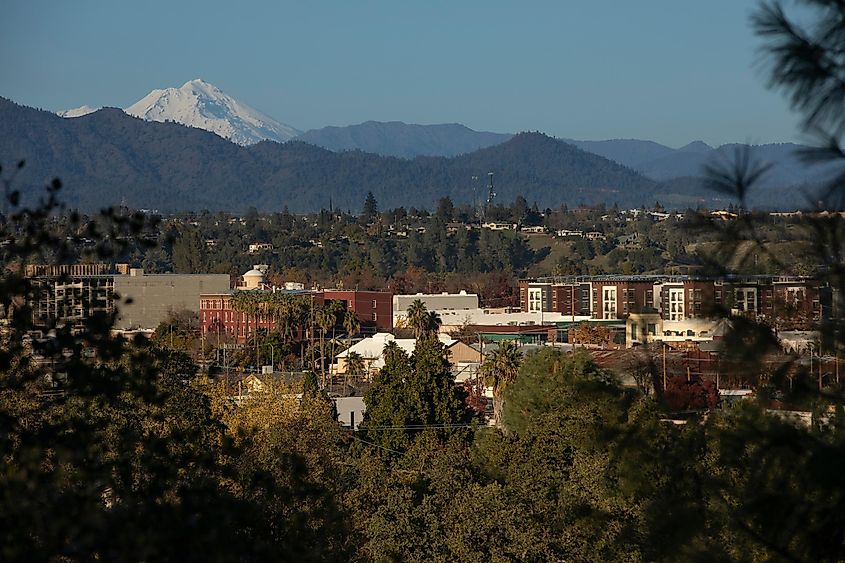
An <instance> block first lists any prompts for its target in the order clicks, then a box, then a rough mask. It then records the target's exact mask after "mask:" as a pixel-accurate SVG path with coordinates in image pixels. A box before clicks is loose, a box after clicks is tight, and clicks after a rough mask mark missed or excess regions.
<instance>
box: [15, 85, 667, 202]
mask: <svg viewBox="0 0 845 563" xmlns="http://www.w3.org/2000/svg"><path fill="white" fill-rule="evenodd" d="M0 155H2V157H1V158H3V159H4V160H5V162H4V163H3V164H6V165H7V166H8V165H9V164H12V163H14V162H15V161H16V160H17V159H20V158H23V159H26V160H27V166H26V168H25V169H24V173H23V175H21V176H20V177H19V181H21V182H23V183H25V185H27V186H39V185H42V184H43V182H45V181H47V180H48V179H49V178H50V177H52V176H59V177H61V178H62V179H63V180H64V183H65V185H66V186H67V189H66V190H65V191H64V192H63V197H64V198H65V201H67V203H68V204H69V205H70V206H74V207H80V208H82V209H96V208H100V207H102V206H105V205H109V204H120V203H125V204H126V205H129V206H130V207H135V208H154V209H159V210H161V211H173V210H185V209H188V210H190V209H193V210H200V209H209V210H232V211H242V210H245V209H247V208H248V207H250V206H255V207H257V208H259V209H263V210H265V211H271V210H281V209H282V208H283V207H285V206H288V207H289V209H291V210H292V211H313V210H317V209H320V208H321V207H324V208H328V207H329V205H330V204H331V205H333V206H335V207H339V208H343V209H350V210H358V209H360V207H361V205H362V203H363V201H364V198H365V196H366V194H367V192H368V191H372V192H373V193H374V194H375V196H376V198H377V200H378V202H379V204H380V206H381V207H382V208H387V207H398V206H406V207H411V206H416V207H428V208H431V207H433V206H434V205H435V204H436V202H437V200H438V199H439V198H440V197H443V196H449V197H451V198H452V199H453V200H454V201H455V202H456V203H471V202H473V201H474V200H475V201H482V200H483V198H484V197H485V195H486V190H485V186H484V179H482V180H480V181H477V182H474V181H473V176H481V177H482V178H483V177H484V176H486V174H487V172H490V171H492V172H494V173H495V181H496V192H497V193H498V200H499V201H503V202H510V201H512V200H513V199H514V198H516V197H517V196H518V195H522V196H524V197H525V198H526V199H527V200H528V201H529V202H531V203H534V202H536V203H537V204H538V205H540V206H543V207H546V206H554V207H556V206H558V205H560V204H562V203H567V204H569V205H578V204H580V203H587V204H596V203H602V202H611V204H612V203H613V202H618V203H619V204H620V205H639V204H640V203H645V202H649V203H650V202H651V201H653V199H652V195H653V194H654V192H655V190H656V188H657V184H656V183H655V182H653V181H652V180H649V179H648V178H645V177H643V176H641V175H639V174H637V173H635V172H633V171H632V170H630V169H628V168H626V167H624V166H621V165H619V164H616V163H614V162H611V161H609V160H607V159H605V158H602V157H600V156H598V155H594V154H591V153H587V152H584V151H582V150H580V149H578V148H576V147H574V146H572V145H569V144H567V143H563V142H561V141H558V140H556V139H553V138H551V137H547V136H545V135H541V134H538V133H526V134H520V135H516V136H515V137H513V138H511V139H510V140H508V141H507V142H505V143H502V144H500V145H496V146H493V147H488V148H485V149H481V150H478V151H475V152H472V153H469V154H465V155H460V156H456V157H452V158H446V157H417V158H415V159H401V158H396V157H383V156H379V155H374V154H370V153H364V152H360V151H346V152H338V153H336V152H332V151H328V150H326V149H323V148H319V147H316V146H314V145H310V144H307V143H303V142H298V141H291V142H288V143H284V144H279V143H274V142H268V141H264V142H261V143H257V144H255V145H251V146H247V147H242V146H239V145H236V144H234V143H231V142H229V141H226V140H225V139H223V138H221V137H219V136H217V135H215V134H212V133H210V132H207V131H203V130H200V129H196V128H190V127H184V126H182V125H179V124H176V123H158V122H147V121H143V120H141V119H137V118H134V117H132V116H129V115H127V114H126V113H124V112H123V111H121V110H119V109H115V108H105V109H102V110H99V111H96V112H94V113H91V114H88V115H85V116H82V117H78V118H74V119H64V118H61V117H58V116H57V115H55V114H52V113H48V112H44V111H40V110H36V109H32V108H27V107H24V106H19V105H17V104H15V103H13V102H11V101H9V100H3V99H0ZM6 155H15V156H14V157H7V156H6ZM27 191H28V194H27V195H29V196H30V197H34V195H35V193H36V192H35V191H34V190H33V189H29V190H27Z"/></svg>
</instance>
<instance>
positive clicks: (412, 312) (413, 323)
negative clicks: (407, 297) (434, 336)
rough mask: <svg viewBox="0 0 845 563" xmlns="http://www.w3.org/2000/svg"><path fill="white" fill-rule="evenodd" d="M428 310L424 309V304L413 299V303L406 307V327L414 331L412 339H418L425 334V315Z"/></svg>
mask: <svg viewBox="0 0 845 563" xmlns="http://www.w3.org/2000/svg"><path fill="white" fill-rule="evenodd" d="M427 314H428V310H426V308H425V303H423V302H422V301H420V300H419V299H414V301H413V303H411V305H410V306H409V307H408V326H410V327H411V328H412V329H414V337H415V338H419V337H420V336H422V334H423V332H425V325H426V318H425V317H426V315H427Z"/></svg>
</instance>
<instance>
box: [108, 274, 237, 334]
mask: <svg viewBox="0 0 845 563" xmlns="http://www.w3.org/2000/svg"><path fill="white" fill-rule="evenodd" d="M228 290H229V275H228V274H145V273H144V271H143V270H137V269H133V270H130V272H129V275H126V276H120V275H118V276H114V292H115V293H116V294H117V295H119V296H120V302H118V303H117V304H116V307H117V310H118V316H117V321H116V322H115V326H114V328H115V329H118V330H138V329H141V330H143V329H153V328H155V327H156V326H158V324H159V323H160V322H161V321H163V320H165V319H166V318H167V316H168V315H169V314H170V312H171V311H181V310H188V311H192V312H194V313H197V314H199V310H200V295H201V294H204V293H223V292H225V291H228ZM126 298H131V299H132V303H128V304H127V303H125V302H124V300H125V299H126Z"/></svg>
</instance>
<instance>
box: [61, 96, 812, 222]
mask: <svg viewBox="0 0 845 563" xmlns="http://www.w3.org/2000/svg"><path fill="white" fill-rule="evenodd" d="M93 111H96V108H93V107H90V106H82V107H80V108H76V109H73V110H67V111H65V112H59V115H62V116H63V117H79V116H82V115H87V114H89V113H91V112H93ZM124 111H126V112H127V113H129V114H130V115H134V116H137V117H140V118H142V119H145V120H147V121H174V122H176V123H181V124H183V125H187V126H190V127H196V128H199V129H205V130H207V131H211V132H214V133H216V134H218V135H220V136H221V137H223V138H226V139H229V140H231V141H233V142H235V143H237V144H239V145H244V146H246V145H251V144H255V143H258V142H260V141H262V140H271V141H277V142H285V141H288V140H291V139H297V140H300V141H304V142H307V143H310V144H313V145H317V146H319V147H323V148H326V149H329V150H331V151H349V150H358V151H363V152H368V153H373V154H378V155H381V156H395V157H400V158H408V159H410V158H415V157H418V156H446V157H452V156H457V155H461V154H468V153H471V152H473V151H476V150H479V149H482V148H486V147H491V146H494V145H498V144H501V143H504V142H505V141H507V140H508V139H510V138H511V137H512V136H513V135H512V134H510V133H492V132H488V131H474V130H472V129H470V128H468V127H466V126H464V125H461V124H458V123H451V124H439V125H415V124H407V123H403V122H400V121H391V122H378V121H367V122H365V123H361V124H358V125H349V126H345V127H333V126H330V127H323V128H320V129H312V130H310V131H307V132H305V133H301V132H300V131H297V130H296V129H294V128H292V127H290V126H288V125H285V124H283V123H281V122H279V121H276V120H275V119H273V118H272V117H269V116H267V115H266V114H263V113H261V112H260V111H258V110H255V109H253V108H251V107H250V106H248V105H246V104H243V103H241V102H239V101H237V100H235V99H234V98H232V97H231V96H229V95H227V94H225V93H224V92H222V91H221V90H220V89H219V88H217V87H216V86H214V85H212V84H209V83H207V82H205V81H203V80H200V79H195V80H191V81H189V82H186V83H185V84H184V85H183V86H182V87H180V88H167V89H164V90H153V91H152V92H150V93H149V94H148V95H147V96H145V97H144V98H142V99H141V100H139V101H138V102H136V103H135V104H133V105H131V106H130V107H128V108H126V109H125V110H124ZM563 140H564V141H565V142H567V143H570V144H573V145H575V146H577V147H578V148H580V149H582V150H585V151H587V152H591V153H593V154H597V155H600V156H603V157H605V158H607V159H609V160H612V161H614V162H616V163H618V164H622V165H623V166H627V167H628V168H631V169H632V170H634V171H636V172H639V173H640V174H642V175H644V176H646V177H647V178H650V179H652V180H656V181H659V182H668V183H670V184H671V185H673V186H682V185H686V184H689V185H696V186H699V187H700V185H701V182H700V181H698V180H687V181H684V180H683V179H690V178H697V177H700V176H702V174H703V173H704V169H705V165H708V164H710V165H714V164H715V165H720V164H721V165H724V164H726V163H730V161H732V160H733V159H734V158H735V156H736V152H737V150H742V149H743V147H745V145H737V144H730V145H723V146H721V147H718V148H714V147H711V146H709V145H707V144H706V143H703V142H702V141H693V142H691V143H689V144H688V145H686V146H684V147H681V148H678V149H674V148H670V147H667V146H665V145H661V144H659V143H655V142H653V141H647V140H638V139H613V140H606V141H580V140H575V139H563ZM801 148H802V147H801V146H800V145H796V144H791V143H783V144H767V145H755V146H751V147H750V149H749V150H750V154H751V156H752V160H754V161H755V162H757V163H758V164H760V165H769V166H770V167H771V169H770V170H769V171H768V172H767V174H766V175H765V176H764V177H763V179H762V181H761V185H762V186H763V187H766V188H775V189H778V188H784V187H786V186H793V185H803V184H809V185H813V184H817V183H819V182H820V181H822V179H823V178H824V177H825V176H826V175H827V173H828V170H827V169H826V168H825V167H815V168H810V167H808V166H807V165H806V164H805V163H804V162H802V161H801V159H800V158H799V155H798V153H799V151H800V149H801ZM696 189H698V188H696ZM686 191H687V192H690V193H689V194H688V195H695V193H694V192H695V189H693V188H689V189H687V190H686ZM705 199H706V198H705ZM699 200H700V198H698V199H696V200H690V199H689V197H687V196H684V197H681V198H680V199H678V198H672V199H671V200H670V201H671V203H672V204H677V205H688V204H692V203H695V202H696V201H698V202H699V203H700V201H699Z"/></svg>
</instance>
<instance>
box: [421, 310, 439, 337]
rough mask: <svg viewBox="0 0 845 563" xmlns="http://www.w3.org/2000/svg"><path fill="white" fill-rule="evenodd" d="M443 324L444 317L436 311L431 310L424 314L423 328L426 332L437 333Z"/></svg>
mask: <svg viewBox="0 0 845 563" xmlns="http://www.w3.org/2000/svg"><path fill="white" fill-rule="evenodd" d="M442 324H443V319H441V318H440V315H438V314H437V312H436V311H429V312H428V313H426V314H425V315H424V316H423V329H424V332H425V333H428V334H437V332H438V331H439V330H440V325H442Z"/></svg>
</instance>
